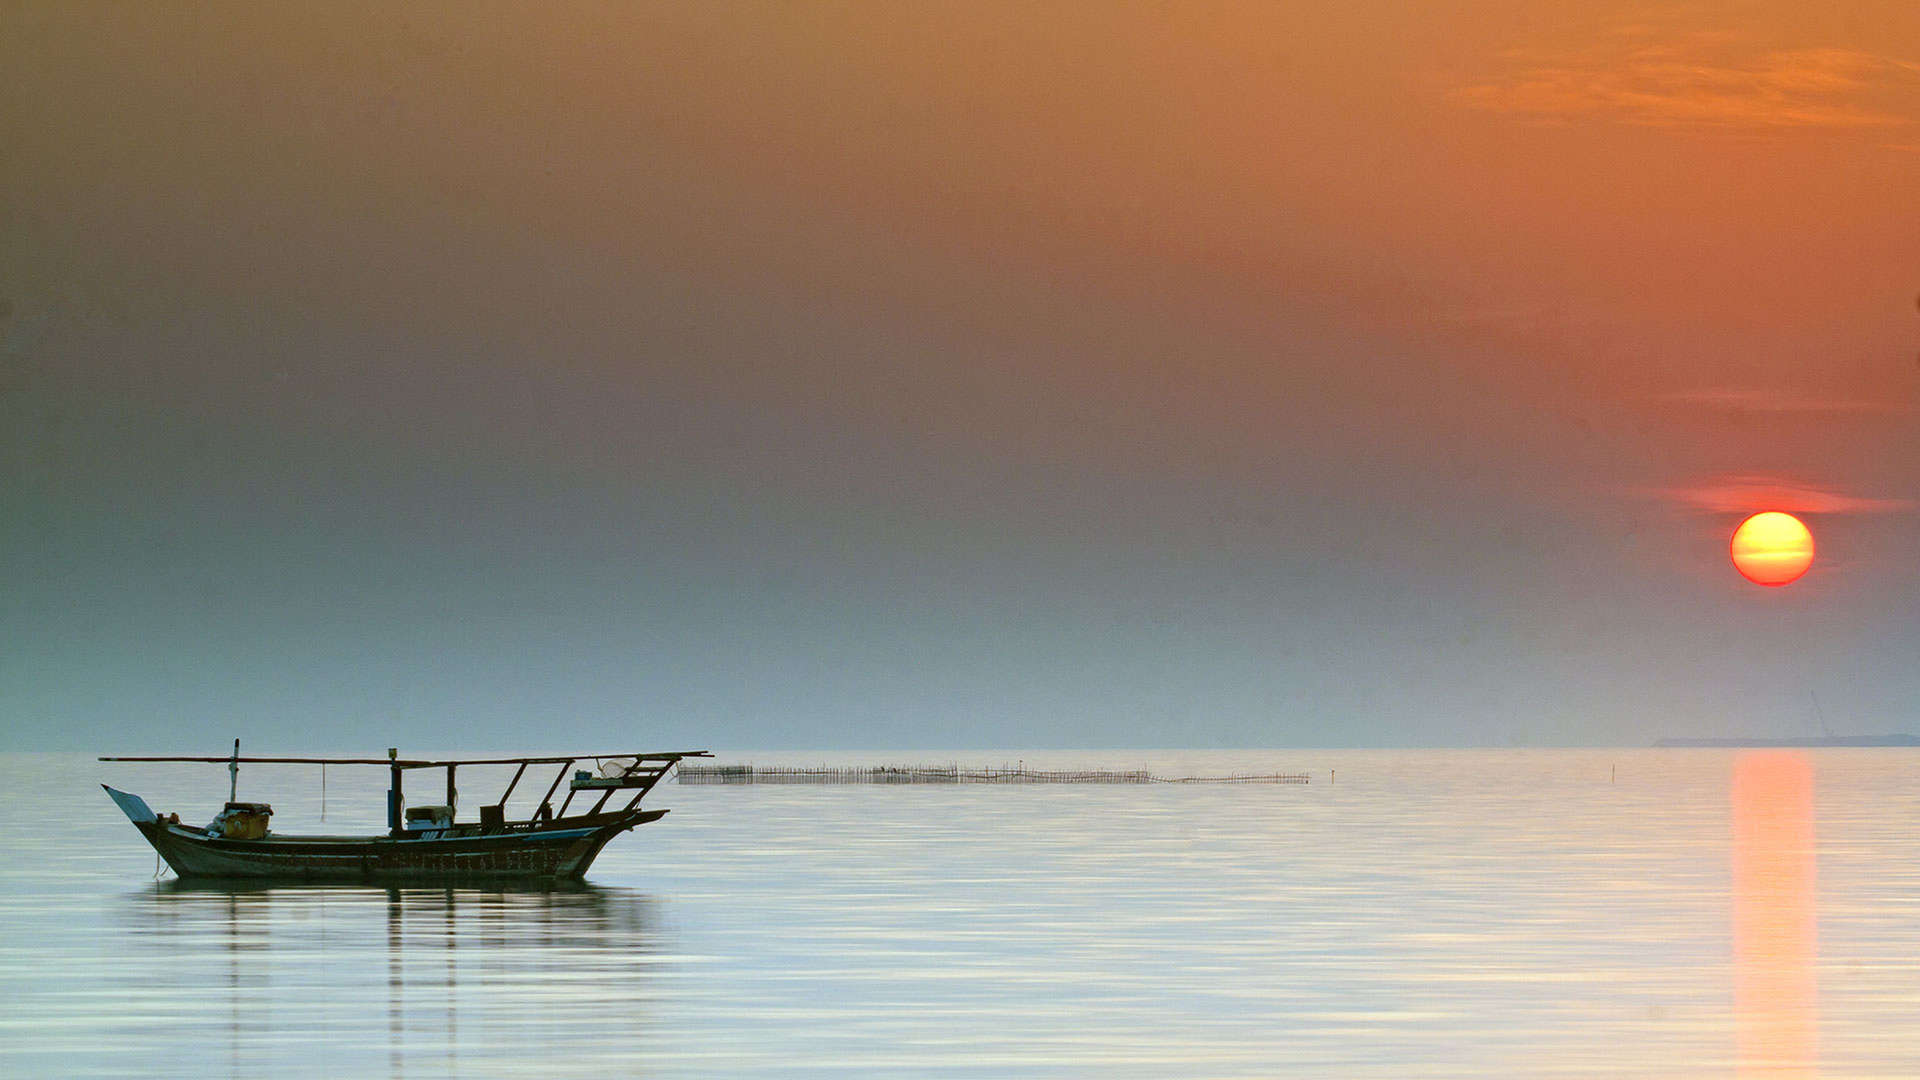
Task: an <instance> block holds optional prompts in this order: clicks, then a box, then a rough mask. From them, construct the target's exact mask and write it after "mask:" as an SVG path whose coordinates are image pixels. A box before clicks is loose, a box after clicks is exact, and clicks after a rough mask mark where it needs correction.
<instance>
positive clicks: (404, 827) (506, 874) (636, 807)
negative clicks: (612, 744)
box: [100, 739, 710, 881]
mask: <svg viewBox="0 0 1920 1080" xmlns="http://www.w3.org/2000/svg"><path fill="white" fill-rule="evenodd" d="M708 756H710V755H709V754H708V753H707V752H706V751H704V750H691V751H678V752H674V753H643V754H579V755H575V756H572V757H519V758H467V759H461V760H455V761H428V760H420V759H413V758H402V757H400V756H399V753H398V752H397V751H395V750H389V751H387V756H386V758H384V759H382V758H289V757H244V758H243V757H241V756H240V742H239V740H238V739H236V740H234V744H233V753H232V754H231V755H229V756H227V757H103V758H101V759H100V760H101V761H148V762H155V761H167V762H184V761H193V762H210V763H215V764H219V763H225V764H226V765H227V769H228V775H229V778H230V785H229V787H228V791H227V804H226V806H225V808H224V809H222V810H221V811H220V813H219V815H217V816H216V817H215V818H214V819H213V821H212V822H211V823H209V824H206V825H199V826H196V825H183V824H181V822H180V815H179V814H167V815H164V816H163V815H160V814H156V813H155V812H154V811H153V809H152V808H151V807H149V806H148V805H147V803H146V800H144V799H142V798H141V797H140V796H138V795H134V794H131V793H129V792H125V791H120V790H117V789H115V788H112V787H108V786H107V785H105V784H102V785H100V786H101V787H104V788H106V791H107V794H108V796H110V797H111V798H112V799H113V801H114V803H115V804H116V805H118V806H119V807H120V809H121V810H122V811H124V812H125V813H126V815H127V817H128V818H129V819H131V820H132V821H133V825H134V827H135V828H137V829H139V830H140V835H141V836H144V837H146V839H147V842H148V843H149V844H152V845H153V849H154V850H155V851H157V852H159V853H160V857H161V858H162V859H165V860H166V862H167V865H168V866H170V867H172V868H173V872H174V873H176V874H178V875H179V876H180V877H182V878H273V879H283V880H289V881H386V880H422V879H426V880H441V879H463V878H482V879H509V878H510V879H519V878H552V879H563V880H565V879H577V878H579V877H581V876H582V875H584V874H585V873H586V872H587V867H588V866H590V865H592V863H593V860H594V857H595V856H597V855H599V854H600V849H601V848H603V847H605V846H606V845H607V842H608V841H610V840H612V839H613V838H614V837H616V836H618V835H620V834H621V833H623V832H626V831H627V830H628V829H632V828H635V827H638V826H640V825H645V824H647V823H648V822H651V821H658V820H659V819H660V818H662V817H665V816H666V813H667V812H666V811H665V810H647V809H643V808H641V806H640V800H641V799H642V798H643V797H645V796H646V794H647V792H649V791H651V790H652V789H653V786H654V785H655V784H657V783H659V782H660V781H661V780H662V779H663V778H664V777H665V776H666V775H667V773H668V771H670V770H671V769H672V768H673V767H674V765H676V764H678V763H679V761H680V760H681V759H682V758H689V757H708ZM585 761H592V762H595V763H596V765H597V767H596V768H595V769H591V770H589V769H575V768H574V766H576V765H578V764H580V763H581V762H585ZM247 764H261V765H267V764H273V765H321V766H328V765H384V766H386V767H387V768H388V769H389V770H391V773H392V786H391V787H390V788H389V789H388V791H387V826H388V828H387V832H386V834H385V835H374V836H293V835H282V834H280V833H276V832H274V831H273V830H272V829H270V828H269V827H268V824H269V821H270V819H271V817H272V815H273V808H272V807H271V806H269V805H267V804H266V803H252V802H240V801H237V796H238V793H239V776H240V766H241V765H247ZM462 765H469V766H471V765H496V766H500V765H517V766H519V768H518V769H516V770H515V771H514V774H513V779H512V780H511V781H509V782H508V784H507V789H506V791H505V792H503V793H502V794H501V796H500V798H499V800H498V801H497V802H495V803H492V804H490V805H486V806H482V807H480V815H479V819H478V820H477V821H457V820H456V819H455V805H456V802H455V800H456V797H457V794H458V792H457V789H456V787H455V784H454V777H455V772H456V770H458V769H459V767H460V766H462ZM546 765H557V766H558V767H559V771H558V773H557V774H556V775H555V776H554V778H553V783H552V784H550V785H548V787H547V793H546V794H545V795H544V796H542V797H541V799H540V802H539V805H538V807H537V808H536V809H535V810H534V812H533V814H532V816H531V817H528V818H525V819H522V820H515V821H509V820H507V817H506V805H507V799H508V798H509V797H510V796H512V794H513V791H514V788H515V787H517V786H518V785H519V783H520V780H521V778H522V777H524V776H525V775H526V773H527V769H528V768H529V767H531V766H546ZM420 769H445V770H446V774H447V791H446V802H444V803H436V804H432V805H425V806H408V805H407V804H406V800H405V797H404V793H403V788H402V784H401V780H402V778H403V777H404V776H405V774H406V773H408V772H411V771H416V770H420ZM569 771H571V772H572V773H573V776H572V779H571V781H570V782H568V790H567V797H566V799H565V800H564V801H563V802H562V803H561V804H560V808H559V809H558V810H555V809H554V808H553V803H552V800H553V796H554V794H555V792H557V791H558V790H559V788H560V785H561V783H562V782H567V781H568V775H567V774H568V773H569ZM581 792H588V793H598V798H597V799H596V800H595V801H594V803H593V805H592V806H591V807H590V808H588V809H586V810H585V811H584V812H581V813H575V814H571V815H569V814H568V810H569V809H570V808H571V807H572V805H573V801H574V797H575V796H576V795H579V794H580V793H581ZM626 792H632V797H631V798H630V799H626V800H625V803H624V805H616V808H614V809H609V808H608V806H607V804H608V802H609V801H611V800H612V799H613V798H614V796H615V794H616V793H620V794H622V795H624V794H625V793H626Z"/></svg>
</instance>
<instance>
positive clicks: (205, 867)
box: [133, 810, 666, 881]
mask: <svg viewBox="0 0 1920 1080" xmlns="http://www.w3.org/2000/svg"><path fill="white" fill-rule="evenodd" d="M665 814H666V811H665V810H644V811H636V812H634V813H631V814H608V815H602V816H599V817H594V818H580V819H560V820H557V821H554V822H552V823H551V824H550V825H547V826H544V827H541V828H538V829H530V830H506V831H500V832H492V833H480V834H467V835H450V836H425V837H411V836H409V837H401V838H397V839H396V838H393V837H387V836H373V837H348V836H337V837H336V836H307V837H300V836H272V835H269V836H267V837H265V838H262V839H258V840H236V839H228V838H224V837H210V836H207V835H206V833H205V832H203V831H201V830H197V829H190V828H186V827H184V826H180V825H173V824H169V823H167V822H164V821H135V822H134V823H133V824H134V827H135V828H138V829H139V830H140V834H141V835H142V836H144V837H146V838H147V842H148V843H149V844H152V845H153V849H154V850H155V851H157V852H159V853H160V857H161V858H162V859H164V860H166V863H167V865H168V866H170V867H172V868H173V872H174V873H175V874H178V875H179V876H180V877H182V878H272V879H281V880H287V881H420V880H433V881H440V880H449V879H457V880H465V879H496V880H497V879H516V880H517V879H537V878H548V879H577V878H579V877H581V876H582V875H584V874H585V873H586V872H587V867H589V866H591V865H592V864H593V860H594V858H595V857H596V856H598V855H599V854H600V849H601V848H603V847H605V846H606V845H607V842H608V841H609V840H612V839H613V838H614V837H615V836H618V835H620V834H621V833H623V832H625V831H627V830H628V829H631V828H634V827H635V826H638V825H644V824H646V823H647V822H649V821H655V820H658V819H659V818H661V817H663V816H664V815H665Z"/></svg>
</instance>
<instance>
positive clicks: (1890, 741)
mask: <svg viewBox="0 0 1920 1080" xmlns="http://www.w3.org/2000/svg"><path fill="white" fill-rule="evenodd" d="M1653 745H1655V746H1657V747H1673V746H1694V747H1699V746H1717V747H1736V746H1773V747H1798V748H1809V747H1822V746H1920V735H1905V734H1895V735H1817V736H1814V737H1812V738H1801V739H1748V738H1737V739H1661V740H1660V741H1659V742H1657V743H1654V744H1653Z"/></svg>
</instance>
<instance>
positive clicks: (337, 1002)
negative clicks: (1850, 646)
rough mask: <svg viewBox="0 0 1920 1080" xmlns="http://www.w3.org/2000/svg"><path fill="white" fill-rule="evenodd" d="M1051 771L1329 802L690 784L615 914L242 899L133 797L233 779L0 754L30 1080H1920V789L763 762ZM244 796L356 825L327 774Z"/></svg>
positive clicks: (583, 908)
mask: <svg viewBox="0 0 1920 1080" xmlns="http://www.w3.org/2000/svg"><path fill="white" fill-rule="evenodd" d="M262 752H264V751H262ZM1020 757H1024V759H1025V761H1026V763H1027V764H1028V765H1029V766H1038V767H1051V766H1062V765H1081V764H1087V765H1106V766H1110V767H1116V768H1119V767H1125V768H1138V767H1140V766H1142V765H1150V766H1151V767H1152V768H1153V769H1154V770H1155V771H1156V772H1158V773H1161V774H1163V775H1169V774H1172V775H1178V774H1183V773H1184V774H1206V773H1221V772H1232V771H1251V770H1264V771H1276V770H1278V771H1308V770H1311V772H1312V775H1313V783H1312V784H1310V785H1308V786H1305V787H1300V786H1276V785H1247V786H1230V787H1229V786H1218V787H1207V786H1173V785H1154V786H1148V787H1138V786H1112V787H1096V786H1060V787H1054V786H1028V787H977V786H963V787H939V786H924V787H912V788H900V787H770V786H762V787H751V788H721V787H699V786H689V787H681V786H678V785H674V784H671V783H669V784H667V785H664V786H662V787H661V788H660V789H659V791H658V792H657V793H656V795H655V796H654V797H653V798H652V799H650V800H649V801H650V803H653V804H657V805H660V806H669V807H672V808H673V811H674V812H673V813H672V814H671V815H670V816H668V817H667V818H666V819H665V820H664V821H662V822H660V823H659V824H656V825H650V826H646V827H644V828H642V829H640V830H639V831H637V832H635V833H632V834H629V835H628V836H626V837H623V838H622V839H620V840H618V841H616V842H615V843H614V844H613V845H612V846H611V847H609V848H608V849H607V851H606V853H605V854H603V855H602V856H601V859H600V861H599V862H598V863H597V864H596V865H595V867H594V870H593V873H592V874H591V875H590V882H591V883H590V884H589V885H588V886H586V887H582V888H576V889H570V890H557V891H517V892H516V891H500V890H490V889H443V888H405V889H385V888H353V887H332V888H316V887H307V888H275V889H263V890H255V891H238V892H236V891H230V890H229V891H222V890H209V889H196V888H189V887H183V886H181V885H179V884H177V883H174V882H172V881H160V882H155V881H153V880H151V877H152V875H153V870H154V859H153V856H152V853H151V851H150V849H148V848H147V847H146V846H145V844H144V843H143V842H142V841H141V840H140V838H139V836H138V835H137V834H136V833H135V832H134V830H133V828H132V827H131V826H130V825H128V824H127V823H126V822H125V820H124V819H122V818H121V817H120V815H119V813H118V811H117V810H115V809H114V807H113V806H112V805H111V804H110V803H109V802H108V800H107V799H106V797H105V795H104V794H103V793H101V792H100V790H99V789H98V787H96V786H94V785H95V784H96V782H98V781H102V780H108V781H112V782H113V783H114V784H115V786H116V787H126V788H129V789H131V790H134V791H137V792H140V793H141V794H143V795H145V796H146V797H147V799H148V801H149V802H150V803H152V804H153V806H154V807H155V808H156V809H158V810H161V811H162V812H165V811H167V810H178V811H181V812H182V813H183V816H185V817H187V818H190V819H193V818H205V817H207V816H210V815H211V812H212V811H213V810H214V809H216V808H217V805H218V803H219V802H220V801H221V800H223V799H224V798H225V795H226V776H225V771H224V769H223V768H220V767H217V766H171V767H161V766H151V767H150V766H136V765H107V764H100V763H95V762H93V761H91V760H90V759H88V758H85V757H81V756H78V755H11V756H4V757H0V780H4V784H5V787H4V790H6V791H7V792H8V797H7V801H6V805H7V807H8V809H9V811H10V813H9V814H8V817H9V818H10V819H11V827H10V828H9V829H8V830H7V832H6V834H5V839H4V840H0V998H3V999H4V1000H5V1002H6V1008H5V1009H4V1010H3V1011H0V1074H5V1075H8V1076H140V1077H149V1076H152V1077H159V1076H182V1077H202V1076H235V1077H239V1076H277V1077H287V1076H340V1075H356V1076H381V1075H391V1076H407V1077H435V1076H467V1077H486V1076H503V1077H506V1076H514V1077H518V1076H526V1077H533V1076H539V1077H557V1076H593V1077H607V1076H629V1075H644V1076H653V1077H714V1076H721V1077H724V1076H800V1075H822V1076H855V1077H859V1076H889V1077H892V1076H977V1077H1002V1076H1045V1077H1064V1076H1072V1077H1081V1076H1087V1077H1094V1076H1097V1077H1271V1076H1302V1077H1306V1076H1311V1077H1325V1076H1339V1077H1455V1076H1463V1077H1464V1076H1490V1075H1504V1076H1568V1077H1594V1076H1631V1077H1649V1076H1814V1075H1819V1076H1832V1077H1841V1076H1847V1077H1896V1076H1898V1077H1910V1076H1914V1075H1920V830H1916V827H1915V826H1916V824H1917V823H1920V785H1917V783H1916V782H1917V781H1920V752H1915V751H1910V750H1833V751H1809V752H1756V753H1753V754H1749V755H1745V756H1742V755H1737V754H1735V753H1732V752H1721V751H1711V750H1674V751H1624V752H1613V751H1440V752H1433V751H1420V752H1385V751H1374V752H1356V751H1248V752H1234V753H1177V754H1162V753H1142V752H1112V751H1100V752H1086V753H1049V754H1034V753H1028V754H1024V755H1016V754H991V753H979V752H972V753H964V754H947V755H927V754H917V755H900V754H887V755H868V756H864V757H863V756H861V755H849V754H811V755H791V754H788V755H771V754H762V755H739V756H738V757H736V756H734V755H728V756H727V759H728V760H748V759H751V760H757V761H759V762H760V763H763V764H766V763H772V762H775V761H792V762H796V763H806V764H815V763H819V762H821V761H833V762H848V761H863V760H874V761H903V760H912V761H936V760H937V761H945V760H958V761H960V762H962V763H969V764H971V763H980V764H1000V763H1010V762H1012V761H1013V760H1015V759H1016V758H1020ZM1329 770H1334V771H1335V772H1336V773H1337V777H1336V782H1333V783H1329V782H1328V773H1329ZM1616 770H1617V779H1615V780H1610V773H1614V772H1615V771H1616ZM462 778H463V785H462V786H463V790H464V792H465V796H464V798H465V801H466V802H467V803H468V804H469V806H471V805H477V804H478V803H479V802H482V801H491V796H492V795H493V794H494V792H495V791H496V790H497V787H496V783H497V784H498V786H504V780H505V776H504V775H502V776H500V777H499V778H498V779H497V781H496V780H495V779H492V778H487V777H482V776H475V777H473V778H471V779H469V778H467V777H466V774H465V772H464V771H463V773H462ZM384 782H385V778H384V775H382V774H380V773H379V771H378V770H349V769H333V770H329V774H328V776H327V796H326V798H327V807H326V813H327V818H326V824H325V826H324V828H325V829H327V830H329V831H334V830H343V831H344V830H349V829H354V828H356V827H365V828H366V829H367V830H368V831H375V830H377V829H379V828H381V827H382V825H383V823H384V813H385V811H384V804H383V802H382V801H381V800H382V795H381V791H382V785H383V784H384ZM523 786H524V785H523ZM540 788H541V789H543V788H544V784H542V785H540ZM537 795H538V789H536V791H535V792H534V795H533V797H537ZM241 797H242V798H252V799H260V800H266V801H271V802H272V803H273V804H274V805H275V809H276V811H277V812H276V816H275V825H276V827H277V828H279V829H281V830H283V831H290V832H292V831H308V829H316V830H317V828H318V827H319V814H320V778H319V775H318V770H317V769H314V768H310V767H301V768H295V767H266V766H260V767H254V768H251V769H247V770H244V771H243V773H242V776H241ZM516 801H517V800H516ZM303 826H304V827H305V828H303Z"/></svg>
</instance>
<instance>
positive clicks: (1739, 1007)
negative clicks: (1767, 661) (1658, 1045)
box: [1732, 750, 1820, 1077]
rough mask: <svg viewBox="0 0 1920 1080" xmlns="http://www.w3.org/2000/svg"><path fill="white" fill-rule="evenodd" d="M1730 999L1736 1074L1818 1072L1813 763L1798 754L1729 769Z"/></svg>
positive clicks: (1760, 756) (1757, 755)
mask: <svg viewBox="0 0 1920 1080" xmlns="http://www.w3.org/2000/svg"><path fill="white" fill-rule="evenodd" d="M1732 794H1733V961H1734V963H1733V990H1734V993H1733V997H1734V1011H1735V1014H1736V1031H1737V1038H1738V1049H1739V1072H1740V1075H1741V1076H1760V1075H1765V1076H1769V1077H1795V1076H1807V1077H1810V1076H1813V1075H1815V1066H1816V1062H1817V1060H1818V1055H1819V1026H1820V1002H1819V987H1818V982H1817V979H1816V976H1815V964H1816V963H1817V961H1818V959H1819V948H1820V946H1819V926H1818V915H1817V908H1816V905H1817V903H1818V896H1817V894H1816V866H1815V851H1814V827H1813V764H1812V762H1811V761H1810V760H1809V759H1808V757H1807V755H1806V754H1804V753H1800V752H1797V751H1789V750H1768V751H1755V752H1750V753H1744V754H1741V755H1739V756H1738V757H1737V758H1735V759H1734V765H1733V784H1732Z"/></svg>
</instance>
